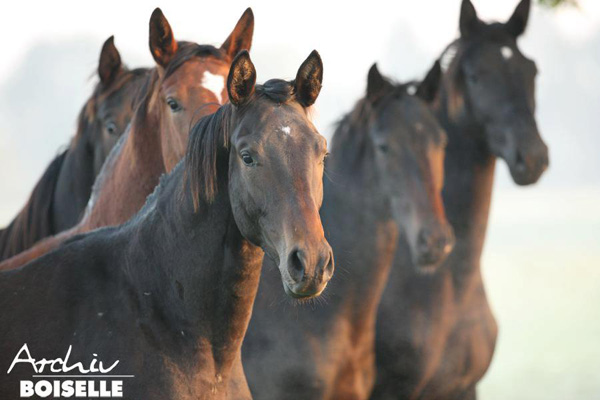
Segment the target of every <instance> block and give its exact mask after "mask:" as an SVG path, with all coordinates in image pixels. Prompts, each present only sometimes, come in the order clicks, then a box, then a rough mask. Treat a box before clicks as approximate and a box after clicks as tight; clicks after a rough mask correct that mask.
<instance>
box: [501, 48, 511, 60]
mask: <svg viewBox="0 0 600 400" xmlns="http://www.w3.org/2000/svg"><path fill="white" fill-rule="evenodd" d="M500 53H501V54H502V58H504V59H505V60H510V59H511V58H512V56H513V51H512V49H511V48H510V47H508V46H502V48H501V49H500Z"/></svg>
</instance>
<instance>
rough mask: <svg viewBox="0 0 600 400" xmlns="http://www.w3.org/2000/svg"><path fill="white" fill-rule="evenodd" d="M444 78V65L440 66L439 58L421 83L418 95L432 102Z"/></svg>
mask: <svg viewBox="0 0 600 400" xmlns="http://www.w3.org/2000/svg"><path fill="white" fill-rule="evenodd" d="M441 78H442V67H441V66H440V62H439V60H436V62H435V64H433V67H431V69H430V70H429V72H427V75H426V76H425V79H423V81H422V82H421V83H420V84H419V87H418V88H417V92H416V93H415V94H416V95H417V96H419V97H420V98H422V99H423V100H425V101H426V102H427V103H432V102H433V101H434V100H435V98H436V96H437V93H438V90H439V89H440V82H441Z"/></svg>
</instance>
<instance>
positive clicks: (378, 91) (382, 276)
mask: <svg viewBox="0 0 600 400" xmlns="http://www.w3.org/2000/svg"><path fill="white" fill-rule="evenodd" d="M440 75H441V71H440V66H439V64H437V63H436V64H435V66H434V67H433V68H432V70H431V71H430V72H429V74H428V75H427V77H426V78H425V80H424V81H423V82H422V83H421V84H420V85H418V89H416V95H413V93H412V92H411V93H408V92H410V91H411V89H412V88H414V86H415V84H413V83H410V84H403V85H395V84H392V83H391V82H390V81H388V80H387V79H386V78H384V77H383V76H381V75H380V73H379V71H378V70H377V67H376V66H375V65H374V66H373V67H372V68H371V70H370V71H369V77H368V83H367V94H366V96H365V97H364V98H363V99H361V100H360V101H359V102H358V103H357V105H356V106H355V107H354V109H353V110H352V111H351V112H350V113H349V114H348V115H346V116H345V117H344V118H343V119H342V121H341V122H340V124H339V126H338V128H337V129H336V131H335V133H334V136H333V146H332V150H331V156H330V157H329V158H328V161H327V166H326V171H327V177H329V179H325V182H324V190H325V194H324V200H323V207H322V209H321V218H322V220H323V225H324V227H325V231H326V237H327V240H328V241H329V242H330V243H331V245H332V247H333V250H334V253H335V255H336V264H337V265H338V267H339V268H338V270H340V268H341V273H339V274H338V276H337V278H336V279H334V280H332V282H331V284H330V286H329V288H328V290H327V292H326V293H325V294H324V296H325V297H326V301H325V304H322V305H319V306H316V307H296V308H291V309H289V308H287V307H285V305H284V304H281V301H278V299H279V298H280V297H281V295H280V291H281V289H280V285H281V284H280V283H279V282H278V281H277V279H275V278H274V277H273V275H272V274H268V273H266V272H265V273H264V274H263V276H262V277H261V283H260V288H259V294H258V296H257V301H256V304H255V306H254V311H253V316H252V321H251V323H250V328H249V330H248V334H247V336H246V339H245V340H244V346H243V362H244V368H245V371H246V374H247V376H248V382H249V384H250V388H251V391H252V394H253V395H254V397H255V398H257V399H277V400H279V399H307V400H317V399H323V400H325V399H328V400H337V399H345V400H350V399H367V398H368V396H369V394H370V392H371V389H372V387H373V384H374V383H375V340H374V339H375V316H376V314H377V305H378V303H379V300H380V298H381V294H382V292H383V289H384V287H385V282H386V281H387V276H388V273H389V270H390V267H391V265H392V261H393V258H394V253H395V249H396V244H397V242H398V236H399V234H400V235H402V236H406V237H407V238H408V239H409V240H408V241H409V242H410V243H412V244H413V246H412V247H411V250H410V254H411V255H412V256H413V257H414V258H415V260H427V262H429V263H436V262H440V261H441V260H442V259H443V258H444V257H445V255H446V254H447V253H448V252H449V251H450V249H451V248H452V241H453V237H452V230H451V228H450V227H449V225H448V223H447V221H446V217H445V215H444V210H443V207H442V197H441V191H442V182H443V158H444V146H445V143H446V134H445V133H444V131H443V130H442V129H441V128H440V126H439V124H438V122H437V120H436V119H435V116H434V115H433V113H432V112H431V111H430V110H429V107H428V105H427V102H429V101H432V100H433V98H434V96H435V94H436V92H437V89H438V84H439V79H440ZM267 265H269V266H271V265H270V263H267Z"/></svg>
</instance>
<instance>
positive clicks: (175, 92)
mask: <svg viewBox="0 0 600 400" xmlns="http://www.w3.org/2000/svg"><path fill="white" fill-rule="evenodd" d="M253 31H254V15H253V13H252V10H251V9H250V8H248V9H247V10H246V11H245V12H244V13H243V15H242V16H241V18H240V19H239V21H238V23H237V24H236V26H235V28H234V29H233V31H232V32H231V34H230V35H229V37H228V38H227V39H226V40H225V41H224V42H223V44H222V45H221V47H220V48H216V47H213V46H210V45H198V44H196V43H192V42H185V41H179V42H178V41H176V40H175V37H174V34H173V30H172V28H171V26H170V25H169V22H168V21H167V19H166V18H165V16H164V14H163V13H162V11H161V10H160V9H159V8H157V9H155V10H154V12H153V13H152V16H151V18H150V35H149V36H150V52H151V53H152V56H153V57H154V60H155V62H156V66H155V68H153V69H152V71H151V74H150V78H149V79H148V81H147V82H146V85H145V88H144V89H143V91H142V94H141V95H140V99H138V104H137V108H136V110H135V112H134V116H133V118H132V121H131V126H130V128H129V129H128V131H127V132H126V133H125V134H124V135H123V138H122V140H121V141H120V142H119V144H118V145H117V146H115V149H114V150H113V152H112V153H111V154H110V156H109V158H108V160H107V161H106V163H105V166H104V168H103V170H102V171H101V173H100V174H99V176H98V179H97V181H96V183H95V184H94V188H93V191H92V196H91V199H90V202H89V204H88V206H87V208H86V210H85V213H84V215H83V217H82V219H81V221H80V222H79V223H78V224H77V225H75V226H74V227H73V228H71V229H69V230H67V231H64V232H62V233H60V234H58V235H55V236H53V237H50V238H48V239H46V240H44V241H42V242H40V243H38V244H37V245H36V246H34V247H33V248H31V249H30V250H28V251H26V252H24V253H21V254H19V255H17V256H16V257H13V258H11V259H8V260H6V261H4V262H3V263H1V264H0V270H8V269H12V268H16V267H19V266H21V265H24V264H25V263H27V262H29V261H31V260H33V259H35V258H37V257H39V256H40V255H42V254H45V253H47V252H48V251H50V250H52V249H54V248H56V247H57V246H59V245H60V244H61V243H63V242H64V241H65V240H67V239H68V238H70V237H72V236H74V235H76V234H78V233H83V232H88V231H90V230H92V229H96V228H99V227H103V226H111V225H119V224H121V223H123V222H125V221H127V220H128V219H129V218H131V217H132V216H133V215H134V214H135V213H136V212H137V211H138V210H139V209H140V208H141V207H142V206H143V205H144V202H145V200H146V197H147V196H148V195H149V194H150V193H152V190H154V188H155V187H156V185H157V184H158V180H159V178H160V176H161V175H162V174H163V173H165V172H169V171H170V170H171V169H172V168H173V167H174V166H175V165H176V164H177V163H178V162H179V160H180V159H181V158H182V157H183V154H184V153H185V146H186V144H187V138H188V134H189V130H190V127H191V126H193V123H194V122H195V121H197V120H199V119H200V117H202V116H204V115H207V114H210V113H212V112H214V111H215V109H216V108H217V107H218V106H219V105H220V104H223V103H224V102H226V101H227V91H226V90H225V79H226V77H227V73H228V72H229V66H230V63H231V60H232V59H233V57H235V55H236V54H237V53H238V52H239V51H240V50H243V49H248V50H249V49H250V46H251V44H252V35H253Z"/></svg>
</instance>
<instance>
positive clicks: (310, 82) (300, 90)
mask: <svg viewBox="0 0 600 400" xmlns="http://www.w3.org/2000/svg"><path fill="white" fill-rule="evenodd" d="M322 83H323V61H321V56H320V55H319V53H318V52H317V51H316V50H313V51H312V52H311V53H310V54H309V56H308V58H307V59H306V60H304V62H303V63H302V65H301V66H300V68H298V73H297V74H296V79H295V80H294V87H295V89H296V100H298V102H299V103H300V104H302V105H303V106H304V107H310V106H312V105H313V104H314V103H315V101H316V100H317V97H318V96H319V93H320V92H321V84H322Z"/></svg>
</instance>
